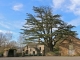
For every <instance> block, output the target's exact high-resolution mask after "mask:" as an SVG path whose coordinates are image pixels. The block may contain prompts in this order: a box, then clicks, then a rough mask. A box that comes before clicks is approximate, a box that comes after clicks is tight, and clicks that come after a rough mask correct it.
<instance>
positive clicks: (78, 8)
mask: <svg viewBox="0 0 80 60" xmlns="http://www.w3.org/2000/svg"><path fill="white" fill-rule="evenodd" d="M67 9H68V11H70V12H73V13H74V14H75V15H80V0H70V4H69V5H67Z"/></svg>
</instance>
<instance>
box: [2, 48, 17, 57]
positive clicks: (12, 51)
mask: <svg viewBox="0 0 80 60" xmlns="http://www.w3.org/2000/svg"><path fill="white" fill-rule="evenodd" d="M16 51H17V50H16V49H13V48H5V49H4V53H3V56H4V57H15V56H16Z"/></svg>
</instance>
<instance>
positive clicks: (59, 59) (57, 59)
mask: <svg viewBox="0 0 80 60" xmlns="http://www.w3.org/2000/svg"><path fill="white" fill-rule="evenodd" d="M0 60H80V57H79V56H78V57H65V56H40V57H39V56H35V57H33V56H30V57H0Z"/></svg>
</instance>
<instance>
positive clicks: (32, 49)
mask: <svg viewBox="0 0 80 60" xmlns="http://www.w3.org/2000/svg"><path fill="white" fill-rule="evenodd" d="M23 50H24V54H25V55H34V56H35V55H45V46H44V45H42V44H37V43H29V44H28V45H27V46H25V47H24V49H23Z"/></svg>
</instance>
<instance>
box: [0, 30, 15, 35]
mask: <svg viewBox="0 0 80 60" xmlns="http://www.w3.org/2000/svg"><path fill="white" fill-rule="evenodd" d="M0 33H4V34H5V33H11V34H13V33H14V32H12V31H7V30H0Z"/></svg>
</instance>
